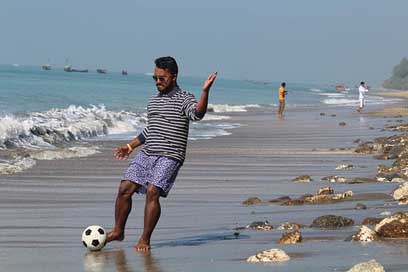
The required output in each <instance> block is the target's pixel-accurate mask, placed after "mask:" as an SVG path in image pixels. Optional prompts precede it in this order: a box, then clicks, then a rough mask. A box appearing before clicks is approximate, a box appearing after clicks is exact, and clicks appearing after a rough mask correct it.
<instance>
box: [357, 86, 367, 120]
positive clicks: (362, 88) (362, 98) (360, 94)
mask: <svg viewBox="0 0 408 272" xmlns="http://www.w3.org/2000/svg"><path fill="white" fill-rule="evenodd" d="M367 92H368V88H367V86H366V85H365V83H364V81H361V83H360V87H358V100H359V102H360V107H359V108H358V109H357V111H358V112H359V113H361V112H362V110H363V108H364V106H365V96H366V93H367Z"/></svg>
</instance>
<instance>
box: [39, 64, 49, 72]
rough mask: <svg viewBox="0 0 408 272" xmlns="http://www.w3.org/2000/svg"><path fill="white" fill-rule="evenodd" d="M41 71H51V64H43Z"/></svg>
mask: <svg viewBox="0 0 408 272" xmlns="http://www.w3.org/2000/svg"><path fill="white" fill-rule="evenodd" d="M41 69H43V70H45V71H49V70H51V65H50V64H43V65H41Z"/></svg>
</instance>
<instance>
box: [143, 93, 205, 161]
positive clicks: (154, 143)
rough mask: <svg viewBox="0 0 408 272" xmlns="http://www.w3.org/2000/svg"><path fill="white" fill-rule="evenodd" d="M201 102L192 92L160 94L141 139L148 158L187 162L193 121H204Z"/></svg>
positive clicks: (152, 102)
mask: <svg viewBox="0 0 408 272" xmlns="http://www.w3.org/2000/svg"><path fill="white" fill-rule="evenodd" d="M196 105H197V101H196V99H195V97H194V95H192V94H191V93H189V92H186V91H184V90H181V89H180V88H179V87H175V88H174V89H173V90H171V91H170V92H168V93H166V94H163V93H158V94H157V95H156V96H153V97H152V98H151V99H150V102H149V104H148V106H147V126H146V127H145V128H144V130H143V131H142V133H141V134H140V135H139V136H138V138H139V140H140V141H141V142H142V143H144V146H143V149H142V151H143V152H144V153H145V154H147V155H155V156H164V157H168V158H171V159H175V160H178V161H180V162H181V163H183V162H184V159H185V156H186V147H187V138H188V129H189V123H190V121H197V120H201V119H202V118H203V117H204V114H205V113H203V114H199V113H197V112H196Z"/></svg>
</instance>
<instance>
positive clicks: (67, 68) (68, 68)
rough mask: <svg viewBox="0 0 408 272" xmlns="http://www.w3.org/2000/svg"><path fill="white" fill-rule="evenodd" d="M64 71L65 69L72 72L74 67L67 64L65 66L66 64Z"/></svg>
mask: <svg viewBox="0 0 408 272" xmlns="http://www.w3.org/2000/svg"><path fill="white" fill-rule="evenodd" d="M64 71H65V72H72V67H71V65H65V66H64Z"/></svg>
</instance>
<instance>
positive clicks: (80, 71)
mask: <svg viewBox="0 0 408 272" xmlns="http://www.w3.org/2000/svg"><path fill="white" fill-rule="evenodd" d="M71 72H76V73H88V69H74V68H72V69H71Z"/></svg>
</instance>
